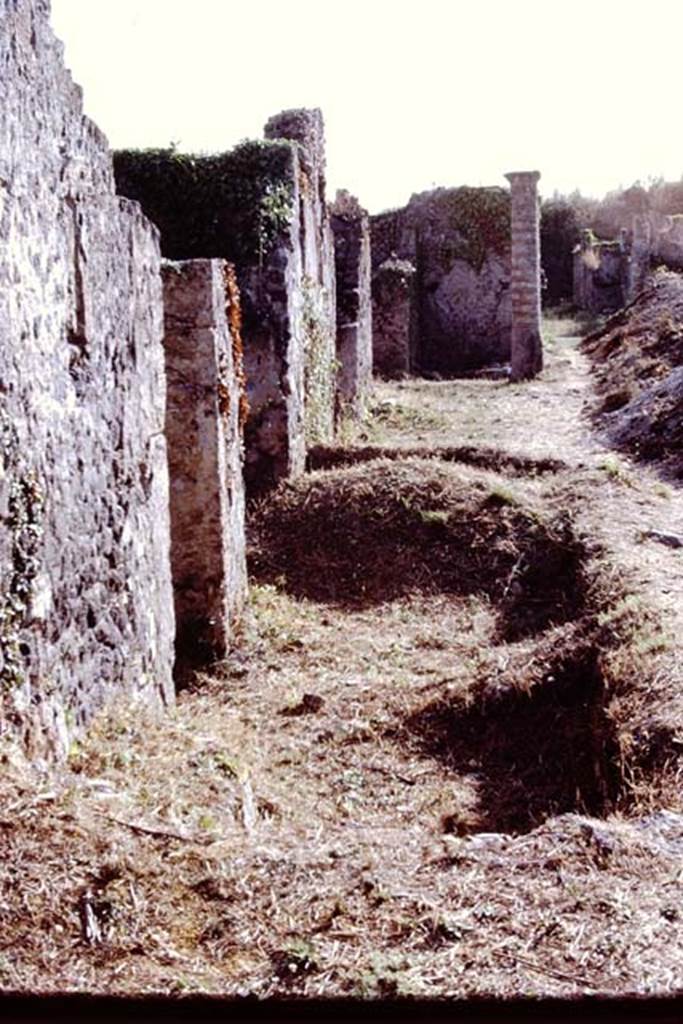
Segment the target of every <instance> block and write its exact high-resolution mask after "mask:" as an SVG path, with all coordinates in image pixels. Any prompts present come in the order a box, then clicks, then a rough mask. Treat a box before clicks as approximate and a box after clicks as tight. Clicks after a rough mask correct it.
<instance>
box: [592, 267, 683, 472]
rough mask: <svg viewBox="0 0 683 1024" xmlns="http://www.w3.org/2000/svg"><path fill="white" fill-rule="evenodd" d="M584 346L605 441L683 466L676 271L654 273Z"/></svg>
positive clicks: (682, 315)
mask: <svg viewBox="0 0 683 1024" xmlns="http://www.w3.org/2000/svg"><path fill="white" fill-rule="evenodd" d="M583 347H584V350H585V351H586V352H587V353H588V355H589V356H590V357H591V359H592V361H593V365H594V369H595V373H596V377H597V390H598V394H599V396H600V404H599V406H598V408H597V409H596V410H595V414H596V416H597V417H598V418H600V419H602V421H603V422H604V424H605V426H606V428H607V432H608V434H609V436H610V438H611V439H612V441H613V442H614V443H615V444H616V445H618V446H619V447H620V448H623V449H625V450H627V451H629V452H631V453H632V454H633V455H635V456H637V457H640V458H643V459H648V460H656V461H663V462H666V463H667V464H668V467H669V468H670V469H671V470H672V471H673V472H674V473H675V474H676V475H679V476H680V475H681V474H683V458H682V457H681V454H680V453H681V430H680V423H681V419H682V418H683V385H682V384H681V373H680V367H681V366H683V276H682V275H680V274H675V273H672V272H670V271H659V272H658V273H656V274H655V275H654V276H653V278H652V279H651V281H650V283H649V285H648V287H647V288H645V289H644V290H643V291H642V292H641V293H640V295H638V296H637V298H636V299H635V301H634V302H633V303H631V304H630V305H629V306H627V307H626V308H625V309H623V310H620V311H619V312H618V313H616V314H615V315H614V316H612V317H610V318H609V320H608V321H607V323H606V324H605V326H604V327H602V328H601V329H600V330H598V331H595V332H593V333H592V334H590V335H588V337H587V338H586V339H585V341H584V343H583Z"/></svg>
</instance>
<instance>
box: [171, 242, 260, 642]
mask: <svg viewBox="0 0 683 1024" xmlns="http://www.w3.org/2000/svg"><path fill="white" fill-rule="evenodd" d="M225 273H226V264H225V263H224V262H223V261H222V260H188V261H185V262H182V263H165V264H164V266H163V271H162V276H163V282H164V320H165V337H164V346H165V353H166V374H167V388H168V398H167V405H166V438H167V442H168V450H169V454H168V462H169V471H170V478H171V566H172V574H173V591H174V600H175V614H176V629H177V634H176V648H177V652H178V656H179V658H180V659H181V660H185V659H186V658H187V657H188V655H189V656H191V658H192V660H210V659H211V658H216V657H221V656H223V655H224V654H225V653H226V651H227V650H228V649H229V646H230V641H231V637H232V635H233V633H234V629H235V627H236V625H237V624H238V623H239V619H240V617H241V614H242V610H243V607H244V601H245V597H246V590H247V574H246V561H245V542H244V483H243V477H242V449H243V445H242V430H241V425H240V384H239V381H238V379H237V374H236V372H235V358H234V354H233V348H234V346H235V343H236V340H237V339H234V338H232V337H231V334H230V328H229V326H228V319H227V317H226V309H227V306H228V303H229V298H228V294H227V292H226V282H225Z"/></svg>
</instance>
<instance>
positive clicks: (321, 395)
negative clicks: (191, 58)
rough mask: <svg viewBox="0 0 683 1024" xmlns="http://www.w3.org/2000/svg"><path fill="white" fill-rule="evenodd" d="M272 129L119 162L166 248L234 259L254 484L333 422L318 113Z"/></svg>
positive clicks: (291, 468)
mask: <svg viewBox="0 0 683 1024" xmlns="http://www.w3.org/2000/svg"><path fill="white" fill-rule="evenodd" d="M267 131H268V133H269V134H271V133H274V134H275V135H276V136H277V138H276V139H269V140H267V141H265V142H258V141H257V142H247V143H243V144H241V145H240V146H237V147H236V148H235V149H234V150H232V151H231V152H229V153H221V154H216V155H214V156H209V157H197V156H192V155H188V154H181V153H175V152H173V151H172V150H143V151H121V152H119V153H117V154H115V160H114V165H115V170H116V181H117V187H118V189H119V191H121V192H122V193H123V194H124V195H127V196H129V197H130V198H132V199H136V200H137V201H138V202H140V203H141V205H142V207H143V209H144V210H145V212H146V213H147V214H148V216H149V217H150V218H152V219H153V220H154V222H155V223H156V224H157V225H158V227H159V228H160V231H161V246H162V252H163V254H164V256H166V257H167V258H168V259H172V260H184V259H197V258H212V257H220V258H224V259H227V260H230V261H231V262H233V263H234V264H235V266H236V269H237V275H238V280H239V287H240V292H241V295H242V304H243V312H244V327H243V337H244V343H245V344H244V359H245V368H246V373H247V382H248V392H249V405H250V409H251V412H250V416H249V419H248V421H247V424H246V430H245V449H246V459H245V476H246V479H247V485H248V488H249V490H251V491H252V492H256V491H258V490H262V489H263V488H265V487H268V486H271V485H272V484H273V483H275V482H277V480H279V479H281V478H282V477H286V476H296V475H298V474H299V473H301V472H303V469H304V463H305V453H306V445H307V443H315V442H316V441H326V440H329V439H330V436H331V432H332V429H333V403H334V363H333V359H334V316H333V309H334V257H333V245H332V238H331V230H330V227H329V218H328V217H327V214H326V209H325V204H324V150H323V149H322V144H323V143H322V139H323V136H322V119H321V118H320V114H319V112H318V111H289V112H286V114H284V115H281V117H280V118H275V119H272V120H271V122H269V125H268V127H267ZM288 133H289V134H288Z"/></svg>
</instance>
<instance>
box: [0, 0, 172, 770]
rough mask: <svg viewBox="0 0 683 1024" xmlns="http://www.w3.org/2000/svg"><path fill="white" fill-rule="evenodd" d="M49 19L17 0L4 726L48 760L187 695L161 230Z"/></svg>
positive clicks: (7, 198)
mask: <svg viewBox="0 0 683 1024" xmlns="http://www.w3.org/2000/svg"><path fill="white" fill-rule="evenodd" d="M48 19H49V5H48V4H47V2H45V0H0V382H1V383H0V436H1V438H2V452H1V453H0V458H1V469H2V472H1V473H0V731H1V732H3V733H5V734H8V735H10V736H13V737H19V738H22V739H24V740H27V741H28V742H29V743H30V746H31V749H32V752H33V753H34V754H35V755H43V754H45V755H47V754H51V753H57V754H63V753H64V752H65V751H66V750H67V749H68V746H69V743H70V737H71V735H73V731H74V728H75V727H77V726H79V725H81V724H83V723H85V722H86V721H87V720H88V719H89V718H90V717H91V715H92V714H93V713H94V712H95V710H96V709H98V708H99V707H101V706H102V705H103V704H104V703H105V702H106V701H107V700H109V699H110V698H113V697H114V696H117V695H127V696H130V695H139V696H141V697H144V698H145V699H148V700H150V701H152V702H157V701H170V700H172V697H173V689H172V681H171V668H172V655H173V633H174V621H173V607H172V595H171V580H170V564H169V515H168V472H167V464H166V445H165V441H164V433H163V431H164V409H165V378H164V365H163V349H162V344H161V337H162V297H161V279H160V275H159V249H158V239H157V233H156V231H155V230H154V229H153V228H152V227H151V225H150V224H149V222H148V221H147V220H146V219H145V218H144V217H143V216H142V214H141V212H140V210H139V208H138V207H137V206H136V205H135V204H132V203H130V202H128V201H126V200H122V199H119V198H118V197H117V196H116V195H115V194H114V180H113V174H112V168H111V159H110V155H109V152H108V150H107V146H106V141H105V139H104V137H103V136H102V135H101V134H100V132H99V131H98V129H97V128H96V127H95V126H94V125H93V124H92V123H91V122H90V121H88V120H87V118H84V117H83V114H82V109H81V93H80V90H79V89H78V87H76V86H75V85H74V84H73V83H72V81H71V78H70V76H69V74H68V73H67V72H66V71H65V69H64V66H63V61H62V47H61V44H60V43H59V42H58V41H57V40H56V39H55V37H54V35H53V33H52V31H51V29H50V26H49V20H48Z"/></svg>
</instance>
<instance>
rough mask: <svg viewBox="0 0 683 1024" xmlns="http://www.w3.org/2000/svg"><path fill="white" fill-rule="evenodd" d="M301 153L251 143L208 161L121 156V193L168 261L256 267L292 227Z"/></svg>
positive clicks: (148, 153)
mask: <svg viewBox="0 0 683 1024" xmlns="http://www.w3.org/2000/svg"><path fill="white" fill-rule="evenodd" d="M294 145H295V144H294V143H290V142H286V141H277V142H270V141H267V142H261V141H248V142H243V143H241V144H240V145H239V146H237V147H236V148H235V149H233V150H231V151H230V152H228V153H217V154H214V155H209V156H198V155H193V154H188V153H178V152H177V151H176V150H175V149H174V148H173V147H170V148H168V149H143V150H130V149H129V150H118V151H117V152H115V153H114V173H115V176H116V187H117V190H118V192H120V193H121V195H124V196H127V197H128V198H129V199H134V200H136V201H137V202H139V203H140V205H141V206H142V208H143V210H144V211H145V213H146V214H147V216H148V217H149V218H150V220H152V221H153V222H154V223H155V224H156V225H157V227H158V228H159V230H160V232H161V250H162V253H163V255H164V256H165V257H167V258H168V259H171V260H182V259H197V258H211V257H220V258H223V259H227V260H230V261H232V262H234V263H237V264H239V265H242V266H248V265H253V264H257V263H260V262H261V261H262V260H263V258H264V256H265V255H266V254H267V253H268V251H269V250H270V248H271V246H272V245H273V243H274V242H275V240H276V239H277V238H278V236H279V235H280V234H281V233H282V232H283V231H284V230H285V229H286V227H287V225H288V224H289V222H290V219H291V216H292V206H293V195H294V166H293V146H294Z"/></svg>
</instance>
